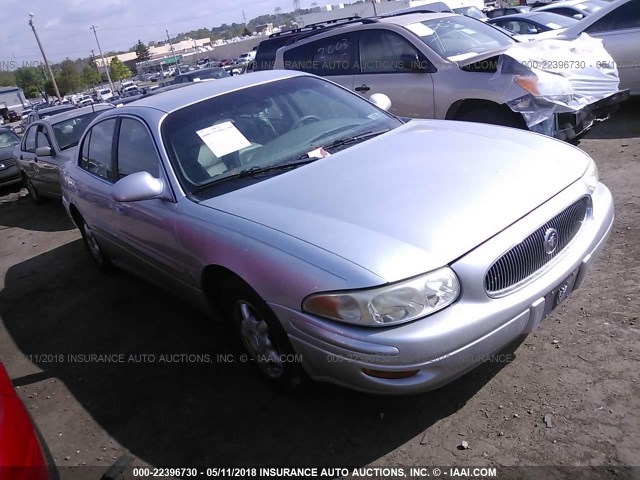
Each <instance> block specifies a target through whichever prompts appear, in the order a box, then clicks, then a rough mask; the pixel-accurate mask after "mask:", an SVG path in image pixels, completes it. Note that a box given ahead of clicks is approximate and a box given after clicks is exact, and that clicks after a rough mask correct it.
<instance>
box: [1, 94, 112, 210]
mask: <svg viewBox="0 0 640 480" xmlns="http://www.w3.org/2000/svg"><path fill="white" fill-rule="evenodd" d="M112 108H115V107H114V106H113V105H106V104H105V105H91V106H88V107H83V108H75V107H74V108H73V109H72V110H70V111H68V112H65V113H59V114H56V115H52V116H50V117H46V118H43V119H41V120H38V121H36V122H33V123H32V124H30V125H29V127H28V128H27V130H26V131H25V133H24V135H23V136H22V141H21V142H20V143H19V144H18V145H16V147H15V149H14V151H13V159H14V161H15V162H16V163H17V164H18V165H19V167H20V176H21V178H22V181H23V183H24V184H25V186H26V187H27V190H28V191H29V196H30V197H31V199H32V200H33V201H34V202H36V203H39V202H40V200H41V199H42V197H51V198H60V196H61V195H62V192H61V190H60V166H61V165H62V164H63V163H64V162H66V161H67V160H70V159H72V158H75V157H76V154H77V146H78V142H79V141H80V137H81V136H82V133H83V132H84V130H85V128H87V126H89V124H90V123H91V121H92V120H93V119H94V118H96V117H97V116H98V115H100V114H101V113H102V112H104V111H106V110H110V109H112Z"/></svg>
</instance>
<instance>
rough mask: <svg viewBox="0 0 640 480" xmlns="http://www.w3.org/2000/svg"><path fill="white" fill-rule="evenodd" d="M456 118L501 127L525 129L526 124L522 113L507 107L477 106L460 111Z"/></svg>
mask: <svg viewBox="0 0 640 480" xmlns="http://www.w3.org/2000/svg"><path fill="white" fill-rule="evenodd" d="M456 120H461V121H463V122H475V123H489V124H491V125H501V126H503V127H512V128H519V129H522V130H527V124H526V123H525V121H524V118H522V115H520V114H518V113H516V112H512V111H511V110H508V107H505V108H499V107H479V108H474V109H471V110H468V111H466V112H462V113H461V114H460V115H458V116H457V117H456Z"/></svg>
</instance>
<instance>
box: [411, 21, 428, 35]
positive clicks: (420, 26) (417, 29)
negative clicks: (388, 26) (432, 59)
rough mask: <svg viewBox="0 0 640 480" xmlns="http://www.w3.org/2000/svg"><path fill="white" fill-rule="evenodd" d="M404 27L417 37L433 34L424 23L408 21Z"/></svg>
mask: <svg viewBox="0 0 640 480" xmlns="http://www.w3.org/2000/svg"><path fill="white" fill-rule="evenodd" d="M406 28H407V29H408V30H410V31H412V32H413V33H415V34H416V35H418V36H419V37H428V36H429V35H433V34H434V31H433V30H431V29H430V28H429V27H427V26H426V25H425V24H424V23H420V22H417V23H410V24H409V25H407V26H406Z"/></svg>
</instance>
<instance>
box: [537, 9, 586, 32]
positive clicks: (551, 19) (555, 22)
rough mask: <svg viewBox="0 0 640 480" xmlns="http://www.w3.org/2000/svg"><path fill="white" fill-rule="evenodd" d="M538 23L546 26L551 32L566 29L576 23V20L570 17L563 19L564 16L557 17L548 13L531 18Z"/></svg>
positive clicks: (541, 13)
mask: <svg viewBox="0 0 640 480" xmlns="http://www.w3.org/2000/svg"><path fill="white" fill-rule="evenodd" d="M532 20H535V21H536V22H538V23H542V24H543V25H546V26H547V27H549V28H550V29H552V30H557V29H558V28H567V27H570V26H571V25H573V24H575V23H578V20H577V19H575V18H572V17H565V16H564V15H558V14H555V13H550V12H539V13H538V14H537V15H536V16H535V17H532Z"/></svg>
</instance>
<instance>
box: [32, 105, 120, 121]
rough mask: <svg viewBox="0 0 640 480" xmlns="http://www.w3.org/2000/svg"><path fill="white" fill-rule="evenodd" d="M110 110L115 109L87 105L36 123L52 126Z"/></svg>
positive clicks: (108, 106) (109, 106) (107, 106)
mask: <svg viewBox="0 0 640 480" xmlns="http://www.w3.org/2000/svg"><path fill="white" fill-rule="evenodd" d="M112 108H115V107H114V106H113V105H110V104H107V103H97V104H95V105H89V106H88V107H82V108H74V109H73V110H69V111H68V112H63V113H58V114H57V115H51V116H49V117H47V118H42V119H40V120H38V123H49V124H54V123H58V122H64V121H65V120H69V119H71V118H76V117H79V116H82V115H86V114H87V113H92V112H95V111H102V110H111V109H112ZM34 123H36V122H34ZM30 126H31V125H30Z"/></svg>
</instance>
